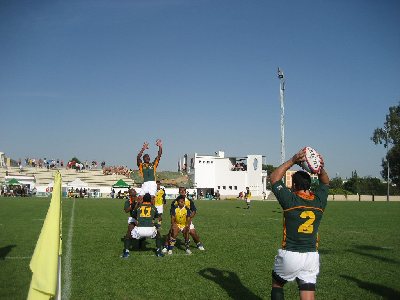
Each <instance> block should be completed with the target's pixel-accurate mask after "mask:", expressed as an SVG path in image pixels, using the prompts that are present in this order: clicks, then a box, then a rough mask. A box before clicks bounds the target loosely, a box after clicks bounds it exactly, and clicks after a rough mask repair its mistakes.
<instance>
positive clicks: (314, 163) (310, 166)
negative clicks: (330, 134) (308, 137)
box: [300, 147, 321, 174]
mask: <svg viewBox="0 0 400 300" xmlns="http://www.w3.org/2000/svg"><path fill="white" fill-rule="evenodd" d="M304 149H305V151H306V160H305V161H302V162H301V164H300V166H301V167H302V168H303V170H304V171H307V172H308V173H311V174H318V173H319V171H320V170H321V159H320V157H319V154H318V152H317V151H316V150H315V149H314V148H311V147H305V148H304Z"/></svg>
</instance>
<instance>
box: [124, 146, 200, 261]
mask: <svg viewBox="0 0 400 300" xmlns="http://www.w3.org/2000/svg"><path fill="white" fill-rule="evenodd" d="M156 145H157V146H158V153H157V157H156V158H155V160H154V161H153V162H151V161H150V156H149V154H144V155H143V152H144V151H145V150H146V149H148V148H149V144H148V143H147V142H145V143H144V144H143V146H142V149H141V150H140V152H139V153H138V155H137V166H138V167H139V173H140V175H141V176H142V177H143V184H142V187H141V191H140V194H138V193H137V192H136V190H135V189H130V190H129V199H128V200H126V201H125V205H124V210H125V212H126V213H129V215H130V216H129V218H128V230H127V232H126V235H125V237H124V249H123V252H122V255H121V257H122V258H128V257H129V249H130V247H131V244H132V241H133V239H137V240H139V247H140V245H141V241H143V239H145V238H152V239H155V240H156V253H157V254H156V255H157V256H159V257H162V256H164V254H165V253H168V254H169V255H171V254H172V252H173V249H174V246H175V242H176V238H177V236H178V234H179V233H180V232H182V234H183V236H184V239H185V248H186V254H192V251H191V250H190V249H189V245H190V236H191V237H192V238H193V240H194V242H195V243H196V246H197V249H199V250H201V251H204V250H205V249H204V246H203V244H202V243H201V241H200V238H199V235H198V234H197V232H196V229H195V228H194V225H193V222H192V220H193V218H194V216H195V215H196V211H197V210H196V206H195V204H194V202H193V201H192V200H191V199H188V198H187V197H186V188H184V187H180V188H179V196H178V197H177V198H176V199H175V200H174V201H172V203H171V209H170V215H171V228H170V230H169V232H168V235H167V237H166V239H165V243H164V245H163V243H162V239H161V235H160V227H161V223H162V217H163V213H164V204H166V200H165V191H164V189H162V188H161V185H160V181H159V180H157V181H156V170H157V167H158V164H159V161H160V159H161V155H162V141H161V140H157V141H156ZM142 155H143V160H142Z"/></svg>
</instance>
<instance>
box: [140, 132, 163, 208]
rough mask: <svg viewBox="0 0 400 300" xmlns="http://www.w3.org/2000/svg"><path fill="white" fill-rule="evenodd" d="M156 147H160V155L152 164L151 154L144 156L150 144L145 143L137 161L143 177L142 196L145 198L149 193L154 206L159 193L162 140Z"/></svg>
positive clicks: (158, 141) (157, 142)
mask: <svg viewBox="0 0 400 300" xmlns="http://www.w3.org/2000/svg"><path fill="white" fill-rule="evenodd" d="M156 146H158V153H157V157H156V159H155V160H154V161H153V162H150V155H149V154H147V153H146V154H145V155H143V152H144V151H145V150H146V149H149V143H147V142H144V143H143V146H142V149H141V150H140V152H139V153H138V155H137V159H136V160H137V166H138V168H139V173H140V175H141V176H142V177H143V184H142V189H141V192H140V196H144V195H145V194H146V193H149V194H150V195H151V197H152V204H154V197H155V195H156V192H157V184H156V171H157V167H158V164H159V162H160V159H161V155H162V141H161V140H160V139H158V140H157V141H156ZM142 155H143V161H142Z"/></svg>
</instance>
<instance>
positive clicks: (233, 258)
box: [0, 198, 400, 300]
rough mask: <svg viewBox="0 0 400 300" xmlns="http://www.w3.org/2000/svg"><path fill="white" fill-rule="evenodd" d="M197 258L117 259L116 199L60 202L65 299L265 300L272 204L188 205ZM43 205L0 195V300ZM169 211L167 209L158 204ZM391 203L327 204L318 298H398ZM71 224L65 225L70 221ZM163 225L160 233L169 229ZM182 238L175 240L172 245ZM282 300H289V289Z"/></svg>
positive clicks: (292, 290) (274, 234) (25, 261)
mask: <svg viewBox="0 0 400 300" xmlns="http://www.w3.org/2000/svg"><path fill="white" fill-rule="evenodd" d="M196 204H197V207H198V214H197V216H196V218H195V220H194V224H195V226H196V229H197V230H198V232H199V234H200V236H201V238H202V241H203V243H204V246H205V247H206V251H203V252H200V251H199V250H197V249H196V248H194V245H193V243H192V245H193V249H192V251H193V254H192V255H190V256H188V255H185V254H184V250H183V248H182V244H179V243H178V244H177V249H176V250H175V252H174V255H172V256H165V257H163V258H157V257H156V256H155V253H154V247H155V245H154V244H155V243H154V241H153V240H148V241H146V243H145V247H143V249H142V250H141V251H131V256H130V257H129V258H128V259H126V260H125V259H121V258H120V257H119V255H120V254H121V251H122V248H123V243H122V242H121V237H122V236H123V235H124V234H125V232H126V220H127V215H126V214H125V213H124V212H123V210H122V208H123V200H110V199H100V200H95V199H84V200H81V199H78V200H70V199H63V251H64V252H63V258H62V259H63V270H62V274H63V289H62V291H63V298H64V299H172V298H175V299H176V298H179V299H268V298H269V297H270V288H271V275H270V274H271V268H272V264H273V259H274V256H275V254H276V251H277V249H278V248H279V246H280V242H281V238H282V213H281V209H280V207H279V205H278V203H277V202H261V201H253V202H252V208H251V209H250V210H246V209H243V208H244V207H245V203H244V202H239V201H236V200H225V201H197V202H196ZM48 205H49V199H43V198H0V299H26V296H27V293H28V288H29V283H30V279H31V272H30V270H29V262H30V258H31V256H32V253H33V250H34V248H35V245H36V240H37V238H38V235H39V232H40V230H41V227H42V225H43V219H44V217H45V215H46V212H47V209H48ZM167 205H168V206H169V203H168V204H167ZM399 221H400V203H386V202H369V203H367V202H330V203H329V204H328V208H327V210H326V212H325V215H324V219H323V220H322V224H321V227H320V235H321V242H320V254H321V273H320V275H319V277H318V285H317V293H316V295H317V298H319V299H363V300H366V299H400V235H399V231H398V226H399ZM71 222H72V223H71ZM168 226H169V218H168V220H165V221H164V223H163V228H162V232H163V234H165V233H166V232H167V230H168ZM180 240H181V241H182V238H180ZM285 296H286V299H297V298H298V291H297V286H296V284H295V283H292V284H288V285H287V286H286V287H285Z"/></svg>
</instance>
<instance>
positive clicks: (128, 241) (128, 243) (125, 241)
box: [124, 239, 131, 251]
mask: <svg viewBox="0 0 400 300" xmlns="http://www.w3.org/2000/svg"><path fill="white" fill-rule="evenodd" d="M124 248H125V250H128V251H129V249H130V248H131V239H125V240H124Z"/></svg>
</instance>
